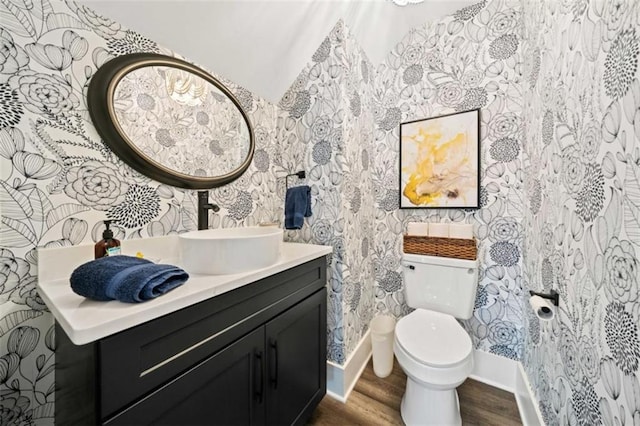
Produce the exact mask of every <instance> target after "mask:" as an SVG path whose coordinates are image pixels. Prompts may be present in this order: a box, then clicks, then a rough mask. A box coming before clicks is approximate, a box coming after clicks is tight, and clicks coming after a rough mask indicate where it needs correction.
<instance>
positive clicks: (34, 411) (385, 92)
mask: <svg viewBox="0 0 640 426" xmlns="http://www.w3.org/2000/svg"><path fill="white" fill-rule="evenodd" d="M0 16H1V17H2V21H1V26H0V105H1V107H2V114H0V165H1V168H0V208H1V211H2V215H1V218H0V266H1V270H0V307H1V309H0V348H2V350H0V394H1V395H2V398H1V399H0V424H33V423H41V424H51V423H52V422H53V409H54V405H53V404H54V401H53V399H54V387H55V384H54V378H53V369H54V362H55V360H54V356H53V351H54V350H55V338H54V337H55V336H54V331H53V327H52V324H53V319H52V316H51V315H50V313H49V312H48V310H47V308H46V306H45V305H44V304H43V302H42V300H41V299H40V298H39V296H38V294H37V291H36V282H37V279H38V277H37V254H36V251H35V248H36V247H38V246H44V247H61V246H68V245H76V244H80V243H83V242H91V241H96V240H98V239H100V238H101V233H102V220H103V219H105V218H112V219H116V220H118V223H117V224H116V226H115V227H114V232H115V234H116V237H117V238H120V239H126V238H140V237H146V236H159V235H166V234H170V233H178V232H183V231H187V230H193V229H195V228H196V208H195V206H196V200H195V194H194V193H193V192H192V191H186V190H182V189H178V188H174V187H170V186H167V185H163V184H160V183H158V182H154V181H152V180H150V179H148V178H146V177H144V176H141V175H140V174H138V173H137V172H135V171H133V170H131V169H130V168H128V167H127V166H125V165H124V164H122V163H121V162H120V160H119V159H118V158H116V157H115V156H114V155H113V154H112V153H111V151H110V150H109V149H108V148H107V147H106V146H105V145H104V143H103V142H102V141H101V140H100V137H99V136H98V135H97V133H96V131H95V129H94V128H93V126H92V124H91V121H90V119H89V115H88V112H87V107H86V100H85V99H86V98H85V96H86V89H87V83H88V81H89V80H90V78H91V76H92V75H93V73H94V72H95V71H96V69H97V68H98V67H99V66H101V65H102V64H104V63H105V62H106V61H107V60H109V59H111V58H113V57H115V56H117V55H122V54H126V53H131V52H157V53H164V54H168V55H174V53H172V52H169V51H167V50H166V49H164V48H162V47H161V46H158V45H157V44H156V43H155V42H153V41H152V40H149V39H147V38H145V37H144V36H142V35H140V34H137V33H135V32H134V31H131V30H127V29H125V28H122V27H121V26H120V25H119V24H118V23H116V22H114V21H112V20H110V19H108V18H106V17H103V16H100V15H97V14H96V13H94V12H93V11H91V10H90V9H89V8H87V7H85V6H83V5H77V4H75V3H73V2H72V1H71V0H55V1H50V0H29V1H27V0H12V1H11V2H3V3H2V4H0ZM639 24H640V6H639V5H638V4H636V3H635V2H633V1H631V0H626V1H625V0H612V1H608V2H603V1H600V0H574V1H571V0H570V1H563V2H556V1H553V0H545V1H542V2H538V1H535V2H534V1H531V0H523V1H511V0H491V1H481V2H479V3H477V4H475V5H472V6H469V7H466V8H463V9H461V10H459V11H457V12H456V13H455V14H454V15H452V16H450V17H448V18H445V19H443V20H441V21H438V22H434V23H430V24H425V25H424V26H421V27H418V28H415V29H412V30H411V31H409V32H408V33H407V35H406V36H405V37H404V38H403V39H402V40H401V41H400V42H399V43H398V44H397V45H396V47H395V48H394V49H393V51H391V52H390V53H389V55H388V56H387V59H386V61H385V62H384V63H383V64H380V65H379V66H378V67H374V66H373V65H372V64H371V63H370V62H369V60H368V59H367V58H366V55H365V54H364V52H362V50H361V48H360V47H359V46H358V43H357V42H356V41H355V39H354V38H353V36H352V35H351V34H350V32H349V30H348V28H346V27H345V26H344V24H343V23H342V22H338V24H337V25H336V26H335V27H334V28H333V30H332V31H331V32H330V33H329V34H328V35H327V37H326V39H325V40H324V41H323V42H322V43H321V44H320V46H319V47H318V49H317V51H316V52H315V53H314V54H313V56H312V58H311V60H310V62H309V64H308V65H307V66H306V67H305V68H304V69H303V70H302V72H301V73H300V75H299V76H298V78H297V79H296V81H295V82H294V83H293V85H292V86H291V87H290V88H289V90H288V91H287V92H286V93H285V95H284V96H283V98H282V99H281V101H280V102H279V104H278V105H277V106H276V105H272V104H269V103H268V102H266V101H264V100H262V99H260V98H259V97H258V96H256V95H254V94H252V93H251V92H249V91H247V90H245V89H243V88H241V87H238V86H237V85H236V84H234V83H233V82H231V81H228V80H226V79H222V78H221V79H220V80H221V81H222V82H223V84H225V85H226V86H227V87H229V88H230V89H231V90H232V92H233V93H234V95H235V96H236V97H237V99H238V100H239V101H240V103H241V105H242V106H243V108H244V109H245V111H247V113H248V116H249V119H250V121H251V123H252V125H253V126H254V132H255V139H256V151H255V156H254V160H253V162H252V164H251V166H250V168H249V169H248V171H247V172H246V173H245V174H244V175H243V176H242V177H241V178H240V179H238V180H237V181H234V182H233V183H232V184H230V185H226V186H223V187H220V188H216V189H213V190H211V199H212V201H213V202H215V203H216V204H218V205H220V206H221V208H222V209H221V211H220V212H219V213H217V214H213V213H211V216H210V224H211V227H232V226H249V225H254V224H257V223H259V222H274V221H275V222H281V221H282V204H283V198H284V193H285V190H286V188H285V179H284V176H285V175H286V174H288V173H293V172H296V171H298V170H306V172H307V175H306V176H307V177H306V179H304V180H300V181H298V182H294V181H292V180H291V179H290V183H291V184H293V185H295V184H308V185H309V186H310V187H311V189H312V200H313V201H312V209H313V215H312V216H311V217H309V218H307V219H306V222H305V226H304V227H303V228H302V229H301V230H299V231H287V232H286V239H287V240H289V241H301V242H313V243H318V244H329V245H332V246H333V249H334V252H333V255H332V256H330V262H329V266H328V267H329V276H328V278H329V280H328V289H329V296H328V297H329V307H328V330H327V339H328V348H329V350H328V354H329V359H330V360H331V361H334V362H337V363H340V364H342V363H344V361H345V360H346V358H347V357H348V356H349V355H350V354H351V353H352V352H353V350H354V349H355V347H356V345H357V343H358V342H359V340H360V338H361V337H362V336H363V335H364V333H365V332H366V330H367V329H368V325H369V322H370V320H371V318H372V316H373V315H374V314H375V313H377V312H382V313H391V314H393V315H395V316H398V317H399V316H402V315H404V314H406V313H408V312H409V308H408V307H407V306H406V304H405V301H404V295H403V292H402V285H403V282H402V269H401V268H400V260H401V253H402V233H403V232H404V230H405V229H406V223H407V222H408V221H431V222H433V221H446V222H466V223H471V224H473V225H474V232H475V235H476V236H477V238H478V240H479V242H480V274H479V276H480V279H479V287H478V293H477V297H476V303H475V311H474V315H473V317H472V319H470V320H468V321H465V322H464V326H465V328H466V329H467V330H468V332H469V333H470V334H471V336H472V339H473V341H474V345H475V347H476V348H478V349H481V350H485V351H488V352H491V353H495V354H498V355H501V356H505V357H508V358H512V359H516V360H522V362H523V364H524V366H525V369H526V371H527V374H528V377H529V380H530V382H531V383H532V385H533V388H534V392H535V394H536V395H537V398H538V400H539V403H540V408H541V411H542V413H543V415H544V417H545V421H546V422H547V423H548V424H583V425H592V424H635V423H638V422H640V381H639V379H638V377H639V376H638V374H639V373H638V367H639V359H640V337H639V336H638V324H639V323H640V321H639V317H638V316H639V315H640V299H639V297H638V294H639V291H640V289H639V288H638V285H639V281H640V274H639V272H638V258H639V253H640V247H639V246H638V245H639V241H640V221H639V219H638V213H637V212H638V210H640V149H639V141H640V130H638V129H639V128H638V123H637V120H638V118H637V117H638V111H639V110H640V106H639V102H640V101H639V99H640V83H638V70H637V68H638V54H639V53H640V52H639V51H640V44H639V43H640V41H639V38H640V33H639V30H638V25H639ZM129 101H130V102H132V103H133V102H136V103H139V106H142V107H147V106H149V103H148V100H146V98H145V97H144V96H143V97H140V96H136V98H135V101H134V100H133V98H130V99H129ZM140 103H141V104H140ZM475 108H481V113H480V118H481V142H480V155H481V164H482V165H483V167H482V170H481V193H480V195H481V200H480V203H481V208H480V209H478V210H468V211H466V210H460V209H450V210H418V209H416V210H408V209H403V210H400V209H398V198H399V193H398V173H399V171H398V136H399V135H398V126H399V124H400V123H401V122H403V121H409V120H413V119H418V118H424V117H430V116H435V115H440V114H444V113H450V112H456V111H466V110H471V109H475ZM197 119H198V115H197V114H196V120H197ZM202 120H204V118H203V117H202V116H201V120H200V121H202ZM150 123H151V122H150ZM151 124H153V123H151ZM157 125H158V129H157V130H158V131H159V130H160V129H161V128H162V129H165V130H167V132H168V133H167V132H164V133H163V132H160V134H159V135H160V136H159V139H160V140H162V141H164V142H165V143H166V142H167V141H169V142H170V141H176V143H177V141H178V139H177V136H176V135H179V134H180V129H179V126H180V123H157ZM161 125H162V127H160V126H161ZM156 134H158V133H157V132H156ZM163 135H164V136H163ZM165 136H166V138H165ZM211 142H215V138H213V137H212V139H211ZM218 143H219V145H216V144H215V143H209V144H207V145H206V146H205V147H204V148H206V149H208V150H209V151H210V152H212V153H213V154H215V155H218V154H216V152H214V151H216V150H217V149H218V148H220V149H223V147H222V145H223V142H220V140H218ZM194 160H197V156H194ZM194 164H195V163H194ZM194 170H195V169H194ZM551 288H555V289H557V290H558V291H559V292H560V294H561V308H560V310H559V313H558V316H557V320H556V321H553V322H550V323H540V322H539V321H538V320H537V318H535V317H533V316H532V315H531V310H530V309H529V308H528V306H527V305H526V298H527V296H526V295H527V291H528V290H529V289H533V290H538V291H539V290H545V291H547V290H550V289H551Z"/></svg>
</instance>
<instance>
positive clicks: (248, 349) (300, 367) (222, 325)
mask: <svg viewBox="0 0 640 426" xmlns="http://www.w3.org/2000/svg"><path fill="white" fill-rule="evenodd" d="M325 281H326V264H325V259H324V257H322V258H320V259H316V260H313V261H310V262H307V263H305V264H302V265H300V266H297V267H294V268H291V269H288V270H286V271H284V272H281V273H279V274H276V275H273V276H271V277H268V278H265V279H262V280H260V281H257V282H254V283H252V284H247V285H245V286H243V287H241V288H238V289H236V290H233V291H231V292H228V293H224V294H222V295H220V296H217V297H215V298H212V299H209V300H206V301H204V302H200V303H198V304H196V305H193V306H190V307H188V308H185V309H182V310H180V311H177V312H174V313H172V314H170V315H166V316H164V317H161V318H158V319H156V320H153V321H150V322H148V323H144V324H141V325H139V326H137V327H134V328H131V329H128V330H125V331H123V332H121V333H118V334H115V335H112V336H109V337H106V338H104V339H102V340H100V341H97V342H94V343H91V344H88V345H83V346H75V345H73V344H72V343H71V342H70V341H69V339H68V338H67V336H66V335H65V334H64V331H62V329H61V328H60V327H59V326H57V341H58V345H59V346H58V348H57V350H56V363H57V365H56V424H59V425H69V424H105V425H151V424H152V425H216V424H220V425H262V424H268V425H289V424H304V423H305V422H306V421H307V420H308V418H309V416H310V415H311V413H312V412H313V410H314V409H315V407H316V405H317V404H318V403H319V402H320V400H321V399H322V397H323V396H324V395H325V393H326V303H327V301H326V289H325ZM186 285H188V284H186Z"/></svg>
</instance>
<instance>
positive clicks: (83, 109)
mask: <svg viewBox="0 0 640 426" xmlns="http://www.w3.org/2000/svg"><path fill="white" fill-rule="evenodd" d="M0 18H1V19H0V26H1V27H0V107H1V113H0V166H1V168H0V210H1V212H2V217H1V221H0V424H2V425H13V424H16V425H18V424H20V425H24V424H53V412H54V411H53V410H54V388H55V383H54V362H55V360H54V351H55V336H54V328H53V317H52V316H51V314H50V313H49V311H48V309H47V307H46V306H45V305H44V303H43V301H42V300H41V299H40V297H39V296H38V293H37V291H36V283H37V279H38V277H37V262H38V260H37V253H36V247H64V246H70V245H77V244H80V243H83V242H84V243H91V242H93V241H97V240H99V239H100V238H101V234H102V230H103V227H102V220H103V219H106V218H112V219H117V220H118V223H117V224H116V225H115V226H113V228H114V234H115V236H116V238H119V239H128V238H141V237H147V236H160V235H167V234H173V233H179V232H184V231H188V230H195V229H196V227H197V226H196V222H197V218H196V199H195V192H194V191H186V190H182V189H178V188H174V187H170V186H167V185H164V184H160V183H158V182H154V181H152V180H150V179H148V178H146V177H144V176H142V175H140V174H138V173H136V172H135V171H133V170H132V169H130V168H129V167H127V166H126V165H124V164H123V163H122V162H121V161H120V160H119V159H118V158H117V157H116V156H115V155H114V154H113V153H112V152H111V151H110V150H109V149H108V148H107V147H106V146H105V144H104V143H103V142H102V141H101V139H100V137H99V136H98V134H97V132H96V130H95V128H94V127H93V125H92V123H91V120H90V118H89V115H88V112H87V106H86V90H87V83H88V81H89V80H90V79H91V76H92V75H93V73H94V72H95V71H96V70H97V68H98V67H100V66H101V65H102V64H104V63H105V62H106V61H108V60H109V59H111V58H113V57H115V56H117V55H122V54H125V53H132V52H157V53H164V54H168V55H173V54H172V52H169V51H167V50H166V49H163V48H162V47H160V46H158V45H157V44H156V43H155V42H153V41H152V40H149V39H147V38H145V37H144V36H142V35H140V34H137V33H135V32H133V31H131V30H127V29H125V28H122V27H121V26H120V25H119V24H118V23H117V22H113V21H112V20H110V19H108V18H106V17H103V16H99V15H97V14H95V13H94V12H93V11H91V10H90V9H89V8H87V7H85V6H82V5H77V4H75V3H74V2H72V1H62V0H55V1H49V0H11V1H7V2H2V4H0ZM222 81H223V83H224V84H225V85H226V86H227V87H229V88H230V89H231V90H232V92H234V94H235V95H236V97H237V98H238V99H239V101H240V102H241V104H242V106H243V107H244V109H245V111H246V112H247V113H248V115H249V118H250V120H251V121H252V123H253V125H254V127H255V136H256V153H255V160H254V161H253V163H252V164H251V166H250V168H249V169H248V171H247V172H246V173H245V174H244V175H243V176H242V178H241V179H239V180H237V181H235V182H233V183H232V184H230V185H226V186H225V187H222V188H219V189H216V190H215V191H212V194H211V198H212V200H214V201H215V202H216V203H217V204H218V205H220V206H221V210H220V212H219V213H218V214H212V216H211V218H210V223H211V226H212V227H233V226H247V225H252V224H257V223H259V222H273V221H275V220H277V219H279V218H280V217H281V215H282V200H283V199H284V193H279V192H278V188H277V182H278V180H277V179H276V176H275V174H274V168H273V167H272V164H271V162H272V161H273V159H274V158H276V157H277V155H276V152H277V149H276V146H275V138H274V134H275V132H274V125H275V122H276V111H277V110H276V107H275V105H272V104H269V103H267V102H265V101H264V100H262V99H260V98H258V97H257V96H254V95H253V94H252V93H250V92H248V91H247V90H245V89H243V88H241V87H238V86H237V85H235V84H233V83H232V82H230V81H226V80H224V79H222ZM138 98H139V100H140V101H142V102H144V99H142V98H140V97H138ZM173 130H179V129H174V128H172V131H173ZM192 157H194V160H197V159H198V158H197V156H195V155H192ZM274 194H275V197H274ZM258 207H259V208H258Z"/></svg>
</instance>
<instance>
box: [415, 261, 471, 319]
mask: <svg viewBox="0 0 640 426" xmlns="http://www.w3.org/2000/svg"><path fill="white" fill-rule="evenodd" d="M402 265H403V266H404V286H405V287H404V288H405V295H406V302H407V305H409V306H410V307H412V308H416V309H417V308H423V309H429V310H431V311H438V312H442V313H445V314H449V315H452V316H454V317H456V318H460V319H468V318H471V315H472V314H473V305H474V302H475V299H476V289H477V287H478V261H477V260H465V259H453V258H449V257H436V256H424V255H419V254H407V253H405V254H403V255H402Z"/></svg>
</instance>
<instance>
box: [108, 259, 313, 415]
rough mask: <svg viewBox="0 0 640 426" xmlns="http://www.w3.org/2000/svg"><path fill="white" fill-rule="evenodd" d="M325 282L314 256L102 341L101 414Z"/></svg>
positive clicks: (141, 393) (170, 376)
mask: <svg viewBox="0 0 640 426" xmlns="http://www.w3.org/2000/svg"><path fill="white" fill-rule="evenodd" d="M325 280H326V267H325V260H324V258H321V259H316V260H313V261H311V262H307V263H305V264H303V265H300V266H297V267H295V268H292V269H289V270H287V271H284V272H281V273H279V274H277V275H274V276H271V277H268V278H265V279H263V280H260V281H257V282H255V283H252V284H248V285H246V286H243V287H241V288H239V289H236V290H233V291H231V292H228V293H225V294H222V295H220V296H217V297H214V298H212V299H210V300H207V301H204V302H201V303H199V304H197V305H194V306H190V307H188V308H185V309H182V310H180V311H178V312H174V313H172V314H170V315H167V316H165V317H162V318H158V319H156V320H153V321H150V322H148V323H145V324H142V325H139V326H137V327H135V328H132V329H130V330H127V331H124V332H122V333H118V334H116V335H113V336H110V337H107V338H105V339H103V340H101V341H100V343H99V345H98V358H99V360H100V367H99V375H100V382H101V389H100V391H101V395H100V418H103V419H104V418H106V417H108V416H111V415H113V414H114V413H115V412H116V411H117V410H119V409H121V408H124V407H125V406H127V405H128V404H130V403H131V402H132V401H135V400H136V399H138V398H140V397H141V396H144V395H146V394H148V393H149V392H151V391H153V390H154V389H157V388H158V387H160V386H161V385H162V384H163V383H166V382H167V381H169V380H171V379H173V378H175V377H177V376H178V375H180V374H181V373H183V372H184V371H186V370H188V369H189V368H191V367H192V366H194V365H195V364H196V363H198V362H200V361H202V360H203V359H205V358H207V357H208V356H210V355H211V354H213V353H215V352H217V351H219V350H220V349H222V348H224V347H225V346H227V345H229V344H230V343H232V342H233V341H235V340H237V339H238V338H240V337H241V336H243V335H245V334H247V333H248V332H250V331H251V330H253V329H255V328H256V327H258V326H260V325H261V324H264V323H265V322H266V321H268V320H269V319H270V318H273V317H274V316H276V315H278V314H279V313H280V312H282V311H284V310H286V309H287V308H289V307H291V306H293V305H294V304H296V303H298V302H299V301H301V300H303V299H304V298H306V297H307V296H309V295H310V294H312V293H314V292H315V291H317V290H318V289H319V288H322V287H324V284H325ZM185 285H188V283H187V284H185Z"/></svg>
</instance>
